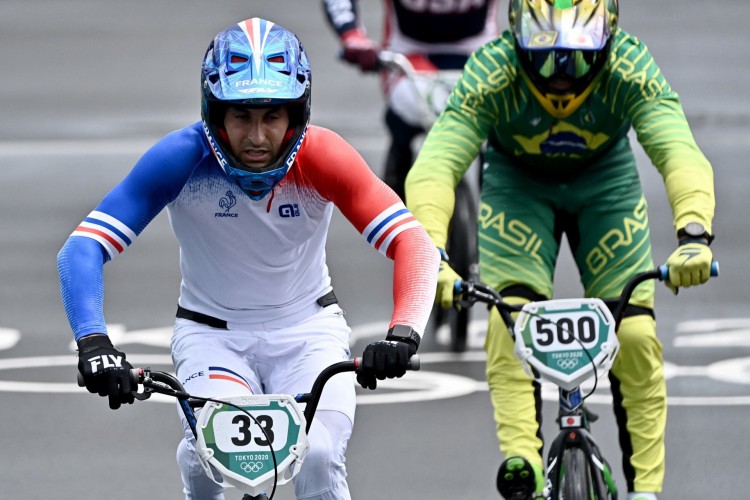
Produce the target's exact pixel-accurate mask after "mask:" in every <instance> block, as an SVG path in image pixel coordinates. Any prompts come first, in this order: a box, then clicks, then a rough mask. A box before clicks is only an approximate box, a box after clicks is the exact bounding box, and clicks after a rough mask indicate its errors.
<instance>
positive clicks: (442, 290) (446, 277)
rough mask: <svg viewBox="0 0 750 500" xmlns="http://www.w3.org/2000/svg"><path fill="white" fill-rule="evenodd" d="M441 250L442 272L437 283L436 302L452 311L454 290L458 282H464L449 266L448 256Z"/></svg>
mask: <svg viewBox="0 0 750 500" xmlns="http://www.w3.org/2000/svg"><path fill="white" fill-rule="evenodd" d="M438 250H440V256H441V257H442V260H441V261H440V271H439V272H438V282H437V294H436V295H435V302H437V303H438V304H440V306H441V307H443V308H444V309H450V308H452V307H453V290H454V289H455V286H456V281H462V278H461V276H459V275H458V273H456V271H454V270H453V268H452V267H451V266H450V264H448V260H447V258H448V256H447V255H446V254H445V251H444V250H442V249H438Z"/></svg>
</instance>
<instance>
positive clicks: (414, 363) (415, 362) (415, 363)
mask: <svg viewBox="0 0 750 500" xmlns="http://www.w3.org/2000/svg"><path fill="white" fill-rule="evenodd" d="M421 365H422V362H421V361H420V360H419V355H418V354H415V355H414V356H412V357H411V358H409V370H412V371H415V372H416V371H419V369H420V368H421Z"/></svg>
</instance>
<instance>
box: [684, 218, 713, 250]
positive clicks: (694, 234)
mask: <svg viewBox="0 0 750 500" xmlns="http://www.w3.org/2000/svg"><path fill="white" fill-rule="evenodd" d="M677 239H678V240H679V241H680V245H684V244H685V243H703V244H706V245H710V244H711V242H712V241H713V240H714V236H713V235H712V234H709V233H708V231H706V228H705V227H704V226H703V224H701V223H700V222H688V223H687V224H685V227H683V228H681V229H679V230H678V231H677Z"/></svg>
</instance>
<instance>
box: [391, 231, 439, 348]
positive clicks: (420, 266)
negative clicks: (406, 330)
mask: <svg viewBox="0 0 750 500" xmlns="http://www.w3.org/2000/svg"><path fill="white" fill-rule="evenodd" d="M392 246H393V261H394V266H393V317H392V319H391V323H390V326H389V327H391V328H392V327H393V326H394V325H406V326H410V327H411V328H413V329H414V330H415V331H416V332H417V333H418V334H419V335H422V334H423V333H424V331H425V328H426V326H427V321H428V319H429V316H430V311H431V310H432V304H433V302H434V300H435V289H436V287H437V272H438V266H439V264H440V256H439V255H438V252H437V249H436V248H435V245H433V243H432V241H431V240H430V238H429V237H428V236H427V233H426V232H425V231H424V230H423V229H422V228H421V227H415V228H411V229H409V230H407V231H405V232H404V233H403V234H400V235H399V237H398V238H397V239H396V240H395V241H394V245H392Z"/></svg>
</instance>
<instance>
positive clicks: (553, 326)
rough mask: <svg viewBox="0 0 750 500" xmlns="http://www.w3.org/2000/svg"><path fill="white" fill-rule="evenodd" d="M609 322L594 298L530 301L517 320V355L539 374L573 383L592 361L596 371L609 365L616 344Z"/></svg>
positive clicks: (586, 375) (606, 312)
mask: <svg viewBox="0 0 750 500" xmlns="http://www.w3.org/2000/svg"><path fill="white" fill-rule="evenodd" d="M614 328H615V320H614V318H613V317H612V313H611V312H610V311H609V309H608V308H607V306H606V305H605V304H604V302H602V301H601V300H599V299H558V300H548V301H542V302H530V303H528V304H526V305H525V306H524V307H523V310H522V311H521V313H520V314H519V316H518V320H517V321H516V330H515V331H516V348H515V352H516V356H517V357H518V358H519V359H520V360H522V361H523V362H524V363H528V364H529V365H530V366H531V367H533V368H534V369H535V370H536V371H537V372H538V373H539V374H540V375H541V376H542V378H545V379H547V380H549V381H551V382H553V383H555V384H557V385H559V386H561V387H563V388H565V389H573V388H575V387H577V386H579V385H580V384H581V383H582V382H583V381H584V380H586V379H587V378H589V377H590V376H591V375H592V373H593V372H594V367H596V369H597V371H598V374H599V375H600V376H601V374H602V373H604V372H606V371H607V370H608V369H609V367H610V366H611V365H612V361H614V357H615V355H616V354H617V349H618V348H619V342H618V341H617V335H616V334H615V331H614ZM587 352H588V354H587ZM592 360H593V363H592Z"/></svg>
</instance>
